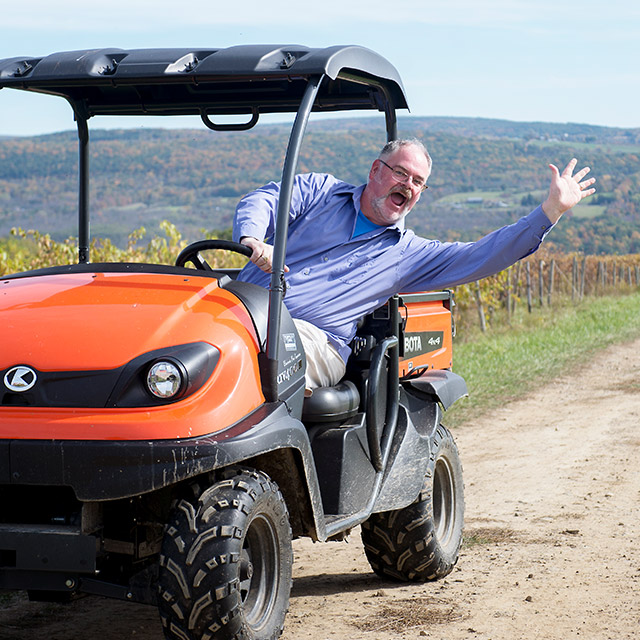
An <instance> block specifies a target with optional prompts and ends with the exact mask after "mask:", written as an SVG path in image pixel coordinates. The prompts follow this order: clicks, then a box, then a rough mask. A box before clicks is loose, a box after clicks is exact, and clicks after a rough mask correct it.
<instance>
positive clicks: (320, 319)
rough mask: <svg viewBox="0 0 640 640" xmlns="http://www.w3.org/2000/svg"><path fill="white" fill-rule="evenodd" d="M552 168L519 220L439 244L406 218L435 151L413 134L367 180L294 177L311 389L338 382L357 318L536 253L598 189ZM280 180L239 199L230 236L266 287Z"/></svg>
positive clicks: (293, 280)
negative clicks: (539, 200) (399, 296)
mask: <svg viewBox="0 0 640 640" xmlns="http://www.w3.org/2000/svg"><path fill="white" fill-rule="evenodd" d="M576 163H577V161H576V159H575V158H574V159H573V160H571V161H570V162H569V164H568V165H567V167H566V168H565V169H564V171H563V172H562V173H560V171H559V170H558V168H557V167H555V166H554V165H549V167H550V169H551V174H552V175H551V185H550V187H549V194H548V196H547V199H546V200H545V201H544V203H543V204H542V205H541V206H539V207H537V208H536V209H534V210H533V211H532V212H531V213H530V214H529V215H528V216H525V217H524V218H521V219H520V220H519V221H518V222H516V223H514V224H512V225H509V226H506V227H503V228H502V229H498V230H497V231H494V232H492V233H490V234H489V235H487V236H485V237H484V238H481V239H480V240H478V241H477V242H469V243H459V242H455V243H441V242H437V241H435V240H428V239H426V238H420V237H418V236H416V235H415V234H414V233H413V232H412V231H410V230H407V229H405V228H404V218H405V216H406V215H407V214H408V213H409V212H410V211H411V209H413V207H414V206H415V204H416V203H417V202H418V200H419V199H420V196H421V194H422V192H423V191H424V190H425V189H427V184H426V183H427V179H428V178H429V175H430V173H431V158H430V156H429V153H428V152H427V149H426V148H425V147H424V145H423V144H422V143H421V142H420V141H419V140H417V139H411V140H395V141H393V142H390V143H388V144H387V145H385V147H384V148H383V149H382V151H381V152H380V155H379V157H378V158H377V159H376V160H374V162H373V164H372V166H371V170H370V171H369V179H368V182H367V183H366V185H361V186H359V187H356V186H353V185H350V184H347V183H345V182H342V181H340V180H338V179H337V178H335V177H333V176H331V175H326V174H305V175H298V176H296V178H295V182H294V187H293V194H292V199H291V208H290V221H289V238H288V244H287V258H286V260H287V267H286V272H287V273H286V276H285V278H286V281H287V294H286V297H285V304H286V306H287V308H288V309H289V311H290V313H291V315H292V317H293V318H294V319H295V322H296V326H297V328H298V331H299V333H300V336H301V339H302V343H303V347H304V349H305V353H306V356H307V374H306V385H307V390H309V391H310V390H312V389H314V388H317V387H319V386H330V385H333V384H336V383H337V382H338V381H339V380H340V378H342V376H343V375H344V372H345V363H346V361H347V358H348V357H349V353H350V349H349V343H350V342H351V340H352V338H353V336H354V335H355V331H356V324H357V322H358V320H359V319H360V318H361V317H362V316H364V315H365V314H367V313H369V312H370V311H372V310H373V309H376V308H377V307H379V306H380V305H382V304H384V302H385V301H386V300H387V299H388V298H389V297H391V296H392V295H394V294H395V293H399V292H405V293H410V292H414V291H429V290H435V289H442V288H446V287H453V286H455V285H459V284H464V283H466V282H472V281H474V280H478V279H480V278H484V277H486V276H489V275H491V274H494V273H497V272H498V271H501V270H503V269H505V268H507V267H508V266H510V265H511V264H513V263H514V262H517V261H518V260H520V259H521V258H524V257H525V256H527V255H529V254H531V253H533V252H534V251H535V250H536V249H537V248H538V246H539V245H540V243H541V242H542V240H543V238H544V236H545V235H546V234H547V233H548V232H549V230H550V229H551V228H552V227H553V225H555V224H556V222H558V220H559V219H560V217H561V216H562V214H563V213H564V212H565V211H567V210H568V209H570V208H571V207H573V206H575V205H576V204H577V203H578V202H580V201H581V200H582V198H584V197H586V196H588V195H591V194H592V193H594V192H595V189H590V188H588V187H590V185H592V184H593V183H594V182H595V179H594V178H589V179H587V180H583V178H584V177H585V176H586V174H587V173H588V172H589V168H588V167H585V168H584V169H582V170H581V171H578V172H577V173H576V174H575V175H573V171H574V169H575V166H576ZM279 189H280V185H279V184H276V183H270V184H268V185H265V186H264V187H261V188H260V189H257V190H256V191H253V192H252V193H250V194H248V195H246V196H245V197H244V198H242V200H241V201H240V203H239V205H238V208H237V210H236V216H235V219H234V229H233V237H234V240H236V241H239V242H242V243H243V244H245V245H247V246H248V247H250V248H251V249H252V251H253V253H252V256H251V263H250V264H248V265H247V266H246V267H245V268H244V269H243V271H242V272H241V274H240V279H241V280H245V281H247V282H253V283H256V284H259V285H262V286H264V287H268V286H269V279H270V276H269V275H268V274H269V273H271V269H272V256H273V247H272V246H271V244H269V242H268V240H269V238H270V236H272V235H273V232H274V229H275V214H276V210H277V206H278V195H279Z"/></svg>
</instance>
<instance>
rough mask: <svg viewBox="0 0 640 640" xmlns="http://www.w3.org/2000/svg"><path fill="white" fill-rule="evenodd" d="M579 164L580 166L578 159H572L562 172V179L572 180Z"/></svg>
mask: <svg viewBox="0 0 640 640" xmlns="http://www.w3.org/2000/svg"><path fill="white" fill-rule="evenodd" d="M577 164H578V159H577V158H571V160H569V164H568V165H567V166H566V167H565V168H564V171H563V172H562V177H563V178H570V177H571V175H572V174H573V170H574V169H575V168H576V165H577Z"/></svg>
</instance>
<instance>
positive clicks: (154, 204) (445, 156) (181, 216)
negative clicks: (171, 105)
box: [0, 117, 640, 254]
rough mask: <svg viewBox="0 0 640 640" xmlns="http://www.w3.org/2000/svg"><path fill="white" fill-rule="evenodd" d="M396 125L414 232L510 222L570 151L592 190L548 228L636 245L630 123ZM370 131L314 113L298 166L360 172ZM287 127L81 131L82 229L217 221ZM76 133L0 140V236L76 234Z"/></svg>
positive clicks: (276, 167) (629, 249) (363, 174)
mask: <svg viewBox="0 0 640 640" xmlns="http://www.w3.org/2000/svg"><path fill="white" fill-rule="evenodd" d="M400 134H401V135H402V136H411V135H415V136H418V137H420V138H421V139H423V140H424V141H425V143H426V144H427V146H428V147H429V149H430V151H431V154H432V156H433V159H434V170H433V174H432V177H431V179H430V180H429V185H430V187H431V188H430V189H429V190H428V191H427V192H426V193H425V194H424V196H423V198H422V199H421V201H420V203H419V205H418V206H417V207H416V209H415V210H414V211H413V212H412V213H411V215H410V218H409V219H408V222H409V224H410V225H411V226H413V228H415V229H416V230H417V231H418V232H420V233H421V234H424V235H427V236H429V237H437V238H440V239H443V240H472V239H475V238H477V237H478V236H479V235H480V234H482V233H484V232H486V231H489V230H491V229H492V228H494V227H496V226H499V225H502V224H505V223H507V222H509V221H512V220H515V219H516V218H517V217H519V216H520V215H522V214H524V213H526V212H527V211H528V210H530V209H531V208H533V207H534V206H535V205H536V204H538V203H539V202H540V200H541V199H542V197H543V194H544V191H545V189H546V186H547V184H548V179H549V170H548V168H547V164H548V163H549V162H553V163H555V164H558V165H564V164H565V163H566V162H567V161H568V160H569V159H570V158H571V157H572V156H574V155H575V156H576V157H578V158H579V160H580V164H581V165H583V164H588V165H590V166H591V167H592V172H593V175H595V176H596V177H597V179H598V183H597V185H596V186H597V187H598V194H597V195H596V196H595V197H593V198H591V199H590V201H589V204H583V205H580V206H579V207H577V208H576V210H575V211H574V212H573V217H571V218H570V219H569V220H565V221H563V223H562V225H559V227H558V228H557V229H556V230H554V232H553V234H552V236H550V238H549V240H551V241H552V242H554V243H555V244H556V245H558V246H559V247H560V248H562V249H565V250H568V251H575V250H579V251H584V252H585V253H588V254H595V253H601V252H605V253H625V254H626V253H640V195H638V194H639V193H640V189H639V187H640V129H631V130H628V129H614V128H607V127H595V126H590V125H579V124H548V123H515V122H508V121H497V120H486V119H473V118H412V117H407V118H401V120H400ZM383 136H384V127H383V125H382V121H381V119H380V118H379V117H376V118H362V119H354V118H349V119H330V120H318V121H313V122H312V123H311V124H310V127H309V133H308V135H307V137H306V141H305V144H304V147H303V149H302V152H301V159H300V165H299V170H300V171H303V172H304V171H327V172H332V173H335V174H336V175H338V176H339V177H341V178H343V179H345V180H348V181H352V182H354V183H361V182H364V181H365V180H366V178H367V173H368V170H369V167H370V165H371V161H372V160H373V158H374V157H375V156H376V154H377V151H378V149H379V148H380V147H381V145H382V144H383V142H384V139H383ZM287 137H288V126H286V125H264V126H258V127H256V128H255V129H253V130H251V131H248V132H242V133H220V132H212V131H208V130H205V129H203V130H161V129H136V130H121V131H105V130H94V131H91V140H92V144H91V175H92V182H91V203H92V204H91V206H92V233H93V235H98V236H108V237H110V238H112V239H113V240H114V241H115V242H117V243H120V244H122V243H123V242H125V239H126V237H127V236H128V234H129V233H130V232H131V230H132V229H134V228H136V227H139V226H141V225H144V226H145V227H147V229H149V231H154V230H155V229H157V225H158V224H159V222H160V221H161V220H165V219H166V220H169V221H171V222H173V223H174V224H175V225H176V226H177V227H178V229H179V230H180V231H181V232H182V233H183V234H184V236H185V237H186V238H188V239H196V238H198V237H199V236H200V235H201V232H202V230H203V229H206V230H211V229H226V228H228V227H229V226H230V224H231V220H232V216H233V210H234V207H235V204H236V202H237V200H238V198H239V197H240V196H242V195H243V194H244V193H246V192H247V191H249V190H250V189H252V188H254V187H256V186H259V185H261V184H263V183H265V182H267V181H269V180H277V179H279V176H280V173H281V168H282V160H283V156H284V150H285V147H286V143H287ZM76 140H77V139H76V134H75V133H74V132H65V133H59V134H53V135H47V136H38V137H32V138H4V139H0V236H4V235H6V234H8V232H9V230H10V229H11V227H16V226H19V227H22V228H23V229H31V228H33V229H38V230H40V231H42V232H49V233H51V234H52V236H53V237H54V238H56V239H63V238H65V237H67V236H69V235H75V218H76V210H77V195H76V192H77V177H76V171H77V142H76Z"/></svg>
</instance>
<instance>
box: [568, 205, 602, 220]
mask: <svg viewBox="0 0 640 640" xmlns="http://www.w3.org/2000/svg"><path fill="white" fill-rule="evenodd" d="M606 208H607V207H606V205H603V204H578V205H576V206H575V207H573V209H572V211H573V215H574V216H575V217H576V218H598V217H600V216H601V215H603V214H604V212H605V210H606Z"/></svg>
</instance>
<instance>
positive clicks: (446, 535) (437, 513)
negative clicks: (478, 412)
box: [362, 425, 464, 581]
mask: <svg viewBox="0 0 640 640" xmlns="http://www.w3.org/2000/svg"><path fill="white" fill-rule="evenodd" d="M463 522H464V485H463V481H462V465H461V464H460V456H459V454H458V448H457V447H456V444H455V442H454V440H453V436H452V435H451V433H450V432H449V431H448V430H447V429H446V428H445V427H443V426H442V425H440V426H439V427H438V428H437V429H436V431H435V434H434V437H433V440H432V442H431V455H430V458H429V465H428V467H427V471H426V474H425V479H424V486H423V488H422V491H421V492H420V495H419V496H418V499H417V500H416V501H415V502H414V503H412V504H410V505H409V506H408V507H404V508H403V509H397V510H396V511H386V512H383V513H375V514H373V515H372V516H371V517H370V518H369V519H368V520H367V521H366V522H364V523H363V525H362V541H363V543H364V548H365V552H366V554H367V559H368V560H369V564H370V565H371V568H372V569H373V570H374V571H375V572H376V573H377V574H378V575H380V576H382V577H386V578H393V579H396V580H402V581H407V580H412V581H425V580H437V579H438V578H442V577H444V576H446V575H447V574H449V573H450V572H451V571H452V570H453V567H454V566H455V564H456V562H457V560H458V554H459V552H460V545H461V544H462V528H463Z"/></svg>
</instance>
